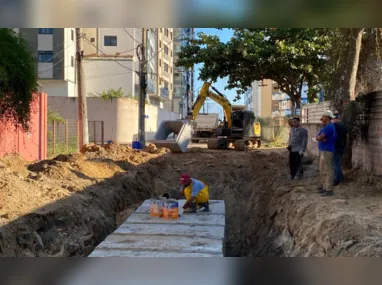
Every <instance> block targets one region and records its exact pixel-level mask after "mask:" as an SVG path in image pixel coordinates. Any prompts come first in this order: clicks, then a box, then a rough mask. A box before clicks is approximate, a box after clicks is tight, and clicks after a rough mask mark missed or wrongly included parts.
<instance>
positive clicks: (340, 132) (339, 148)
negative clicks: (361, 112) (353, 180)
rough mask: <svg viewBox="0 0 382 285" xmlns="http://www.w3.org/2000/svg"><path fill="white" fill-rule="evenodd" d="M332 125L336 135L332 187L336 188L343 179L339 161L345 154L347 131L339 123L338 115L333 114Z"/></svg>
mask: <svg viewBox="0 0 382 285" xmlns="http://www.w3.org/2000/svg"><path fill="white" fill-rule="evenodd" d="M333 123H334V127H335V128H336V133H337V140H336V144H335V147H334V155H333V167H334V181H333V185H334V186H337V185H338V184H340V183H341V182H342V181H343V180H344V179H345V177H344V175H343V173H342V168H341V159H342V156H343V155H344V153H345V148H346V136H347V129H346V127H345V125H344V124H343V123H342V122H341V117H340V114H339V113H336V114H335V118H334V120H333Z"/></svg>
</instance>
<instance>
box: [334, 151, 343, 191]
mask: <svg viewBox="0 0 382 285" xmlns="http://www.w3.org/2000/svg"><path fill="white" fill-rule="evenodd" d="M343 154H344V152H343V151H342V150H340V151H336V152H335V153H334V155H333V169H334V181H333V184H338V183H340V182H341V181H343V180H344V179H345V177H344V175H343V173H342V168H341V159H342V156H343Z"/></svg>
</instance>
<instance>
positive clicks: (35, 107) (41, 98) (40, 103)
mask: <svg viewBox="0 0 382 285" xmlns="http://www.w3.org/2000/svg"><path fill="white" fill-rule="evenodd" d="M31 110H32V112H31V121H30V130H29V132H23V131H22V130H21V129H19V128H17V129H16V128H15V127H14V125H13V124H11V123H0V156H3V155H5V154H7V153H18V154H20V155H21V156H22V157H23V158H24V159H25V160H27V161H34V160H41V159H46V157H47V95H46V94H45V93H39V94H36V95H35V100H34V102H33V103H32V106H31Z"/></svg>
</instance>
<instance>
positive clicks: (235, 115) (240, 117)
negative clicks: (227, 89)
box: [188, 82, 261, 150]
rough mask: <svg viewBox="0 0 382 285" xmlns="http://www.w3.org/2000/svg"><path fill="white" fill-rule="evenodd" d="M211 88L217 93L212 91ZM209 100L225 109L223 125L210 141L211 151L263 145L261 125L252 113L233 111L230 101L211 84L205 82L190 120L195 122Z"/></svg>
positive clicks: (244, 148) (189, 116)
mask: <svg viewBox="0 0 382 285" xmlns="http://www.w3.org/2000/svg"><path fill="white" fill-rule="evenodd" d="M210 87H211V88H212V89H213V90H214V91H215V92H216V93H214V92H212V91H210ZM207 98H210V99H211V100H213V101H214V102H216V103H217V104H219V105H220V106H222V107H223V110H224V120H223V123H222V124H221V125H220V126H219V127H218V128H216V130H215V138H210V139H209V140H208V148H209V149H228V148H231V147H232V146H233V147H234V148H235V149H236V150H246V149H248V148H257V147H260V145H261V140H260V138H261V125H260V123H259V122H256V121H255V115H254V113H253V112H251V111H246V110H233V107H232V105H231V103H230V102H229V100H228V99H227V98H226V97H225V96H224V95H223V94H222V93H220V92H219V91H218V90H217V89H216V88H214V87H213V86H211V83H208V82H205V83H204V84H203V86H202V88H201V90H200V92H199V95H198V97H197V99H196V101H195V103H194V105H193V106H192V112H191V113H189V114H188V119H190V120H192V121H194V120H195V119H196V117H197V116H198V114H199V112H200V109H201V108H202V107H203V104H204V102H205V100H206V99H207Z"/></svg>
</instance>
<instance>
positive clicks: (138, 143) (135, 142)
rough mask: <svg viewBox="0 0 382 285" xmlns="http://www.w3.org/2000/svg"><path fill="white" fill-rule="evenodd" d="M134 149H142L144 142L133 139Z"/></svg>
mask: <svg viewBox="0 0 382 285" xmlns="http://www.w3.org/2000/svg"><path fill="white" fill-rule="evenodd" d="M133 149H142V144H141V142H140V141H133Z"/></svg>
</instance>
